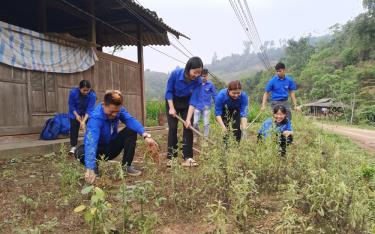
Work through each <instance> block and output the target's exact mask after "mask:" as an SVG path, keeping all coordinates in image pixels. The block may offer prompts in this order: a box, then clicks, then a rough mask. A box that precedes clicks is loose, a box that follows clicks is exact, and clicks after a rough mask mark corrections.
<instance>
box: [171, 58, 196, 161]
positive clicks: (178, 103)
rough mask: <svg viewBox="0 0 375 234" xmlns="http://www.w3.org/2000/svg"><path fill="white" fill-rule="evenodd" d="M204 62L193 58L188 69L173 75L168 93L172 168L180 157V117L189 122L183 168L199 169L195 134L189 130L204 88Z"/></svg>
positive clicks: (186, 131)
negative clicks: (194, 150) (178, 131)
mask: <svg viewBox="0 0 375 234" xmlns="http://www.w3.org/2000/svg"><path fill="white" fill-rule="evenodd" d="M202 69H203V62H202V60H201V59H200V58H199V57H192V58H190V59H189V60H188V62H187V63H186V66H185V68H176V69H175V70H174V71H172V73H171V74H170V76H169V79H168V82H167V89H166V92H165V100H166V108H167V120H168V128H169V130H168V154H167V158H168V161H167V166H168V167H170V166H171V165H172V157H177V149H178V147H177V143H178V139H177V126H178V119H177V118H176V115H179V116H180V117H181V118H183V119H184V120H185V121H186V125H185V126H184V130H183V134H182V135H183V136H182V138H183V143H182V152H183V157H184V162H183V163H182V166H197V165H198V163H197V162H196V161H195V160H194V159H193V131H192V130H191V129H190V128H189V127H190V126H191V122H193V121H194V118H193V113H194V109H195V107H196V106H197V104H198V102H199V95H198V94H199V90H200V88H199V87H200V86H201V85H202V79H201V75H202Z"/></svg>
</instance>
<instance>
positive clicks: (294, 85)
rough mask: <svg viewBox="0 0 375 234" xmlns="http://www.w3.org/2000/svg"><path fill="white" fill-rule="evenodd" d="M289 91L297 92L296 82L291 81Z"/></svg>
mask: <svg viewBox="0 0 375 234" xmlns="http://www.w3.org/2000/svg"><path fill="white" fill-rule="evenodd" d="M289 90H297V85H296V82H294V80H292V79H290V81H289Z"/></svg>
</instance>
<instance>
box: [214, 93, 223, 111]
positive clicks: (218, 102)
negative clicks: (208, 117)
mask: <svg viewBox="0 0 375 234" xmlns="http://www.w3.org/2000/svg"><path fill="white" fill-rule="evenodd" d="M220 94H221V93H219V94H218V95H217V96H216V98H215V116H221V115H222V114H223V108H224V97H223V95H220Z"/></svg>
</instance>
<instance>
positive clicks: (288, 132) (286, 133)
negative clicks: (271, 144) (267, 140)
mask: <svg viewBox="0 0 375 234" xmlns="http://www.w3.org/2000/svg"><path fill="white" fill-rule="evenodd" d="M292 134H293V132H292V131H284V132H283V135H284V136H285V137H288V136H290V135H292Z"/></svg>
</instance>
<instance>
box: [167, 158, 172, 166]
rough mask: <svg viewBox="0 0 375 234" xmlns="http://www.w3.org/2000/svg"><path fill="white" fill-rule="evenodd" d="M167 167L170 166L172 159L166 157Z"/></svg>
mask: <svg viewBox="0 0 375 234" xmlns="http://www.w3.org/2000/svg"><path fill="white" fill-rule="evenodd" d="M167 167H172V159H168V161H167Z"/></svg>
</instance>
